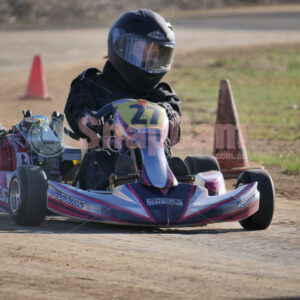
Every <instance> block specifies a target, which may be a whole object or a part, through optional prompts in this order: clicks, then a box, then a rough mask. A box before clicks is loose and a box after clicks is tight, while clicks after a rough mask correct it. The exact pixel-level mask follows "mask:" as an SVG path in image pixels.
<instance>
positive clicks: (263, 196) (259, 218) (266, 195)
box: [236, 169, 275, 230]
mask: <svg viewBox="0 0 300 300" xmlns="http://www.w3.org/2000/svg"><path fill="white" fill-rule="evenodd" d="M255 181H257V182H258V185H257V189H258V191H259V193H260V199H259V209H258V211H257V212H256V213H255V214H254V215H252V216H250V217H248V218H247V219H244V220H241V221H240V224H241V225H242V226H243V227H244V228H245V229H247V230H262V229H266V228H268V226H269V225H270V223H271V221H272V217H273V212H274V202H275V191H274V184H273V181H272V178H271V176H270V175H269V173H268V172H266V171H265V170H260V169H254V170H247V171H244V172H243V173H241V174H240V176H239V178H238V180H237V184H236V186H237V187H238V186H240V185H243V184H248V183H252V182H255Z"/></svg>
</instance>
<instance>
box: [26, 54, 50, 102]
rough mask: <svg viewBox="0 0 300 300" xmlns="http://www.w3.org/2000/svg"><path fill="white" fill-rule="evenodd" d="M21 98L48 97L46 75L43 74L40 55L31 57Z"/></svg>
mask: <svg viewBox="0 0 300 300" xmlns="http://www.w3.org/2000/svg"><path fill="white" fill-rule="evenodd" d="M21 99H50V96H49V94H48V89H47V83H46V76H45V74H44V70H43V65H42V61H41V57H40V56H39V55H35V56H34V58H33V62H32V66H31V72H30V76H29V80H28V85H27V90H26V93H25V95H23V96H21Z"/></svg>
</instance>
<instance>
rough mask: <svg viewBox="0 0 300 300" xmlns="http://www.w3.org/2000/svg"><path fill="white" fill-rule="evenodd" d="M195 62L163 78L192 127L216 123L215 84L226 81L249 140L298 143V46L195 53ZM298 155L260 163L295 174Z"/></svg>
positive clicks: (268, 158)
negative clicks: (223, 53) (171, 88)
mask: <svg viewBox="0 0 300 300" xmlns="http://www.w3.org/2000/svg"><path fill="white" fill-rule="evenodd" d="M199 57H200V58H199V59H197V55H196V54H193V56H192V55H191V58H190V59H189V60H190V62H189V61H188V60H187V61H188V62H187V64H183V63H181V64H180V65H179V67H177V68H173V70H172V71H171V72H170V73H169V74H168V75H167V78H166V80H167V81H169V82H170V83H171V84H172V86H173V87H174V89H175V90H176V92H177V94H178V95H179V97H180V98H181V99H182V107H183V113H184V114H185V115H187V116H189V118H190V121H191V123H192V126H194V125H197V124H201V123H208V124H211V125H214V124H215V120H216V110H217V99H218V90H219V82H220V80H221V79H229V80H230V83H231V88H232V91H233V95H234V99H235V103H236V107H237V110H238V114H239V119H240V122H241V124H242V125H243V126H244V127H245V128H246V134H247V140H248V141H251V140H262V139H264V140H268V141H274V142H276V141H287V142H292V141H295V140H296V139H300V71H299V70H300V48H299V47H298V48H297V47H294V48H293V47H290V48H286V49H284V48H276V47H270V48H268V49H267V48H265V49H262V50H258V51H254V50H251V51H249V52H245V51H244V52H240V53H233V54H232V53H230V54H225V55H214V54H207V55H206V56H205V58H203V53H202V54H201V53H199ZM201 58H202V62H201ZM297 152H299V150H298V151H297ZM257 155H259V154H257ZM299 156H300V154H299V153H298V156H297V154H295V155H290V156H283V157H282V158H281V159H279V158H280V154H276V153H271V154H270V156H268V155H261V156H260V159H261V160H262V162H264V163H268V162H270V163H271V164H276V165H280V166H282V168H283V169H284V170H286V172H287V173H289V174H299V158H298V157H299ZM253 158H255V156H253ZM295 162H298V164H297V163H295Z"/></svg>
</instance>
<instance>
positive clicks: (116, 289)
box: [0, 9, 300, 300]
mask: <svg viewBox="0 0 300 300" xmlns="http://www.w3.org/2000/svg"><path fill="white" fill-rule="evenodd" d="M297 11H298V12H299V11H300V9H298V10H296V9H293V12H297ZM284 16H285V17H284ZM289 16H290V15H289V14H288V13H287V14H285V15H284V14H281V17H280V16H278V14H277V16H273V17H274V19H273V20H275V19H276V18H277V19H278V18H279V19H280V20H281V21H280V22H281V24H283V23H284V19H286V20H287V21H286V23H285V24H287V25H286V27H281V28H283V29H278V28H274V30H270V29H266V28H265V29H257V28H256V29H253V28H252V29H251V28H248V29H245V28H244V29H242V28H240V27H236V28H235V29H233V28H227V29H226V28H223V29H221V28H222V24H223V25H224V24H225V23H226V22H227V23H226V24H228V22H232V21H230V19H226V16H225V15H224V17H223V19H224V20H225V21H224V22H225V23H222V24H219V26H221V27H220V28H213V27H210V28H207V27H204V28H203V27H202V28H201V26H200V27H199V28H197V29H195V28H194V26H195V23H194V22H195V21H194V20H192V19H189V21H191V22H192V23H193V25H192V26H193V28H194V29H192V27H191V26H186V23H185V24H182V25H180V22H183V21H180V20H179V21H178V28H177V45H178V52H179V54H180V53H181V54H182V53H184V52H186V51H191V50H193V49H194V50H195V49H210V48H214V49H218V48H221V47H224V46H225V47H228V48H230V47H241V46H243V47H245V46H247V45H248V46H250V45H261V46H262V47H268V46H270V45H272V44H273V43H274V44H276V43H278V42H280V43H281V42H282V43H296V42H299V41H300V34H299V29H298V30H297V29H295V28H294V27H293V26H294V25H293V26H291V25H290V24H292V23H291V20H290V18H289ZM237 18H238V17H237ZM237 18H236V20H237ZM239 20H240V21H239V22H243V21H242V20H243V19H239ZM247 20H248V21H247ZM267 20H270V19H269V18H267ZM176 22H177V21H176V20H175V23H176ZM184 22H187V21H184ZM208 22H212V21H211V20H210V21H208ZM246 22H248V24H249V25H250V24H253V19H251V18H249V17H248V18H246ZM260 22H263V21H262V20H260ZM206 24H207V23H206ZM293 24H294V23H293ZM268 26H269V25H268ZM275 27H276V26H275ZM106 33H107V29H105V28H104V29H100V30H95V29H93V30H68V31H25V32H21V31H18V32H13V31H11V32H4V31H2V32H1V33H0V40H1V51H0V62H1V70H0V99H1V111H0V122H1V123H2V124H3V125H5V126H7V127H8V126H11V125H13V124H15V123H16V122H18V121H19V120H20V117H21V114H20V111H21V109H26V108H31V109H32V110H34V112H35V113H42V114H47V115H49V114H50V113H51V111H52V110H53V109H58V110H60V111H62V109H63V106H64V103H65V99H66V96H67V92H68V88H69V83H70V81H71V79H72V78H73V77H74V76H75V75H76V74H77V73H79V72H80V71H82V70H83V69H84V67H86V66H90V65H91V64H92V65H93V64H95V62H98V61H101V57H102V55H104V54H105V47H106ZM195 34H196V35H197V38H194V37H195ZM191 40H192V41H193V42H192V43H190V41H191ZM79 41H80V43H79ZM203 41H205V43H204V42H203ZM99 49H101V50H100V51H99ZM36 52H40V53H42V54H43V58H44V62H45V66H46V69H47V81H48V86H49V90H50V93H51V94H52V95H53V96H54V99H53V101H33V100H30V101H21V100H18V99H17V98H18V96H19V95H20V94H21V93H22V92H24V89H25V85H26V81H27V76H28V69H29V66H30V62H31V59H32V56H33V54H34V53H36ZM274 175H276V174H274ZM275 179H276V180H277V177H276V178H275ZM291 180H293V182H294V183H295V182H297V181H298V185H299V177H298V178H291ZM288 181H289V179H287V176H286V177H285V183H286V184H288ZM232 183H233V182H228V186H232ZM277 184H280V182H277V181H275V187H276V185H277ZM290 193H291V194H293V193H294V191H293V189H290ZM284 195H285V196H284V197H283V196H282V194H278V195H277V199H276V210H275V217H274V220H273V223H272V225H271V226H270V227H269V229H268V230H265V231H257V232H255V231H252V232H251V231H244V230H243V229H241V227H240V225H239V224H238V223H227V224H226V223H225V224H224V223H223V224H215V225H210V226H207V227H200V228H185V229H174V228H172V229H160V230H146V229H141V228H124V227H116V226H104V225H99V224H92V223H89V224H79V223H74V222H70V220H67V219H64V218H56V217H49V218H48V219H47V220H46V221H45V222H44V223H43V224H42V225H41V226H40V227H38V228H32V227H30V228H24V227H23V228H22V227H18V226H16V225H15V224H14V223H13V222H12V221H11V219H10V218H9V216H8V215H6V214H3V213H0V259H1V268H0V299H22V300H23V299H82V298H86V299H141V298H143V299H184V298H186V299H218V298H220V299H258V298H259V299H269V298H279V299H282V298H289V299H291V298H292V299H296V298H299V297H300V288H299V282H300V271H299V270H300V251H299V249H300V236H299V230H300V218H299V216H300V202H299V197H298V196H295V195H294V196H293V197H289V194H288V193H285V194H284Z"/></svg>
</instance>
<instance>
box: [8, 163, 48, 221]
mask: <svg viewBox="0 0 300 300" xmlns="http://www.w3.org/2000/svg"><path fill="white" fill-rule="evenodd" d="M47 188H48V184H47V179H46V175H45V173H44V171H43V170H42V169H41V168H40V167H38V166H27V165H24V166H20V167H19V168H18V169H17V170H16V171H15V173H14V175H13V177H12V180H11V182H10V187H9V210H10V215H11V216H12V218H13V219H14V221H15V223H16V224H17V225H22V226H37V225H39V224H41V223H42V222H43V220H44V218H45V215H46V211H47V209H46V208H47Z"/></svg>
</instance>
